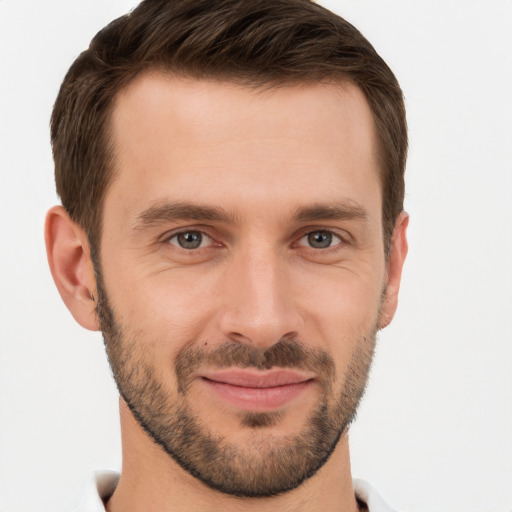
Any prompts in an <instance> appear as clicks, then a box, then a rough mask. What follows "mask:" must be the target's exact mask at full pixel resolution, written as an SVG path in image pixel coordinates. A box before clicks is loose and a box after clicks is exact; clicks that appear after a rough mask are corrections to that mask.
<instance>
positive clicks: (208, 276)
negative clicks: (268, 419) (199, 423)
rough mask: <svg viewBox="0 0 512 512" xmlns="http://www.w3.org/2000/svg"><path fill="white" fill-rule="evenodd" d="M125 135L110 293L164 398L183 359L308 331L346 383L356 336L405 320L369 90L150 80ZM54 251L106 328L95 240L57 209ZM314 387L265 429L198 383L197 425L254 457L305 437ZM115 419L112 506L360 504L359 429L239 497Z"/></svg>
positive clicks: (55, 262) (131, 110) (72, 286)
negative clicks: (264, 446) (209, 211)
mask: <svg viewBox="0 0 512 512" xmlns="http://www.w3.org/2000/svg"><path fill="white" fill-rule="evenodd" d="M112 136H113V141H114V147H115V153H116V157H117V158H116V170H117V171H118V172H117V173H116V176H115V179H114V181H113V183H112V184H111V186H110V188H109V190H108V191H107V194H106V197H105V204H104V213H103V215H104V217H103V219H104V224H103V231H102V242H101V244H102V245H101V255H100V257H101V265H102V274H103V279H104V285H105V289H106V291H107V292H108V296H109V299H110V302H111V306H112V308H113V310H114V311H115V313H116V319H117V320H118V321H119V323H120V324H122V325H123V333H124V334H125V335H126V336H127V337H128V336H129V337H137V339H138V340H140V343H141V344H142V348H141V351H142V352H143V353H144V354H145V357H147V358H148V361H149V362H150V364H151V366H152V368H153V370H154V371H155V375H156V376H157V377H158V379H159V380H160V381H161V382H162V383H164V384H165V386H166V390H167V392H168V393H169V395H170V396H174V395H175V394H176V380H175V376H174V374H173V372H171V371H170V368H172V363H173V361H174V360H175V358H176V356H177V354H178V352H179V350H180V349H183V348H184V347H186V346H194V344H196V345H197V344H200V343H201V344H204V343H207V344H208V346H210V347H211V346H216V345H218V344H221V343H222V342H224V341H225V340H226V339H229V340H232V341H235V342H237V343H241V344H251V345H254V346H256V347H259V348H261V349H265V348H268V347H271V346H272V345H273V344H275V343H276V342H277V341H278V340H279V339H281V338H282V337H287V336H298V337H300V339H301V340H303V342H304V343H305V344H306V345H307V346H308V347H311V348H318V349H322V350H324V351H326V352H327V353H328V354H329V355H330V356H331V357H332V358H333V360H334V362H335V366H336V376H337V379H339V382H340V383H341V382H343V376H344V374H345V373H346V371H347V366H348V363H349V361H350V358H351V355H352V354H353V353H354V350H355V348H356V344H357V340H361V339H362V337H363V336H365V335H367V334H368V333H371V332H372V330H374V329H375V327H378V328H383V327H385V326H386V325H387V324H389V322H390V321H391V319H392V318H393V315H394V313H395V310H396V306H397V297H398V290H399V285H400V278H401V271H402V266H403V263H404V260H405V256H406V253H407V242H406V236H405V234H406V228H407V223H408V218H407V215H406V214H405V213H403V214H402V215H401V216H399V218H398V219H397V223H396V227H395V231H394V234H393V239H392V244H391V252H390V256H389V258H388V259H386V257H385V254H384V246H383V232H382V215H381V208H382V192H381V185H380V181H379V169H378V162H377V158H376V154H377V152H376V136H375V127H374V122H373V119H372V115H371V111H370V109H369V106H368V104H367V101H366V99H365V98H364V95H363V94H362V92H361V91H360V90H359V89H358V88H356V87H355V86H353V85H350V84H331V85H326V84H310V85H303V86H290V87H283V88H274V89H268V90H265V91H262V90H257V89H250V88H247V87H242V86H237V85H234V84H228V83H224V82H217V81H206V80H204V81H196V80H187V79H179V78H176V77H170V76H164V75H161V74H157V73H146V74H144V75H141V76H139V77H138V78H137V79H135V80H134V81H133V82H132V83H131V84H130V85H129V86H128V87H127V88H126V89H125V90H123V91H121V93H120V94H119V96H118V98H117V99H116V105H115V109H114V111H113V117H112ZM177 203H180V204H185V203H186V204H187V205H192V206H208V207H212V208H217V209H221V210H222V213H224V214H225V215H224V217H225V218H218V219H213V220H212V219H207V218H197V219H191V218H183V217H182V216H180V215H178V216H176V215H170V214H169V212H170V209H169V208H168V206H169V205H176V204H177ZM157 210H158V211H157ZM333 210H336V212H337V214H336V215H330V214H329V211H331V212H332V211H333ZM162 211H163V212H164V213H165V212H167V213H166V215H162ZM144 212H145V214H144ZM155 212H156V213H155ZM298 212H301V213H302V215H299V216H298V215H297V213H298ZM174 213H175V211H174ZM151 214H153V215H151ZM313 214H314V215H313ZM313 217H315V218H313ZM144 219H146V220H144ZM148 219H150V220H151V221H148ZM184 230H185V231H186V230H193V231H200V232H203V233H205V234H206V235H207V236H206V237H204V238H203V245H202V246H201V247H200V248H198V249H195V250H187V249H183V248H182V247H180V246H179V244H178V239H177V237H176V236H175V235H176V234H177V233H180V232H182V231H184ZM318 231H328V232H330V233H332V234H333V237H332V240H333V241H332V244H331V246H330V247H327V248H323V249H318V248H313V247H311V246H310V245H309V239H308V234H310V233H314V232H318ZM46 241H47V247H48V259H49V262H50V267H51V270H52V274H53V276H54V279H55V281H56V284H57V287H58V288H59V291H60V293H61V295H62V297H63V299H64V301H65V303H66V305H67V306H68V308H69V309H70V311H71V313H72V314H73V316H74V317H75V319H76V320H77V321H78V322H79V323H80V324H81V325H82V326H84V327H86V328H88V329H93V330H97V329H98V328H99V325H98V319H97V318H96V314H95V309H94V308H95V303H94V302H93V301H92V300H91V294H92V295H93V296H97V295H96V282H95V278H94V272H93V267H92V263H91V260H90V255H89V246H88V242H87V237H86V235H85V234H84V232H83V231H82V229H81V228H80V227H79V226H77V225H76V224H75V223H73V222H72V221H71V220H70V219H69V217H68V216H67V214H66V212H65V211H64V210H63V209H62V207H54V208H53V209H52V210H50V212H49V213H48V218H47V226H46ZM384 289H385V293H384V295H383V290H384ZM170 333H172V335H170ZM318 393H319V390H318V387H315V385H313V386H309V387H308V388H307V390H306V391H305V392H303V393H301V394H300V395H299V396H298V397H296V398H294V399H293V400H292V401H291V402H290V403H288V404H286V405H285V406H284V407H283V408H282V410H281V411H280V412H282V415H281V417H280V420H279V421H278V422H276V424H275V425H273V426H271V427H268V428H267V429H264V430H263V431H257V432H255V431H254V430H251V429H247V428H242V427H241V426H240V422H239V421H238V414H239V410H237V408H236V407H235V406H233V405H232V404H227V403H226V402H224V401H222V399H219V398H218V397H217V396H216V395H215V394H212V393H211V392H210V391H209V390H205V389H204V387H202V386H201V383H200V382H197V381H194V382H193V383H192V385H191V388H190V397H191V403H192V404H193V405H192V406H193V411H194V413H195V414H197V415H198V416H199V418H200V419H201V420H203V421H205V422H207V423H208V425H210V427H211V429H212V430H213V431H214V432H216V433H218V434H220V435H223V436H226V437H227V438H228V439H229V440H230V441H231V442H232V443H234V444H235V445H236V446H237V447H239V448H240V449H244V450H250V448H248V447H250V446H251V443H253V444H254V443H255V441H257V442H264V440H265V436H270V435H272V436H274V438H275V439H282V438H283V437H284V436H285V435H288V434H296V433H298V432H299V431H300V429H301V427H303V426H304V423H305V421H306V418H307V415H308V412H310V411H311V410H312V408H313V406H314V404H315V400H316V399H317V398H318ZM120 410H121V426H122V436H123V468H122V477H121V480H120V483H119V486H118V488H117V490H116V492H115V493H114V495H113V497H112V498H111V500H110V501H109V502H108V510H109V511H110V512H120V511H132V512H135V511H138V510H145V511H152V510H155V511H157V510H158V511H166V510H169V511H170V510H172V511H181V510H183V511H185V510H187V511H195V510H197V511H200V510H201V511H202V510H212V507H213V510H223V511H228V512H229V511H235V510H253V509H254V510H258V511H266V510H272V511H273V510H276V509H278V510H294V511H308V512H312V511H313V512H314V511H323V512H325V511H331V510H332V511H335V510H336V511H338V510H347V511H350V510H352V511H354V510H356V509H357V505H356V502H355V498H354V492H353V488H352V482H351V473H350V460H349V451H348V435H347V434H346V433H345V434H344V435H343V436H342V437H341V439H340V441H339V443H338V445H337V447H336V449H335V450H334V452H333V454H332V456H331V458H330V459H329V460H328V461H327V463H326V464H325V465H324V466H323V467H322V468H321V469H320V471H319V472H318V473H316V474H315V475H314V476H313V477H312V478H310V479H309V480H307V481H305V482H304V483H303V484H302V485H300V486H299V487H297V488H296V489H294V490H292V491H290V492H287V493H285V494H282V495H280V496H276V497H271V498H259V499H257V498H250V499H249V498H245V499H244V498H236V497H232V496H230V495H226V494H222V493H219V492H217V491H214V490H211V489H210V488H209V487H207V486H205V485H204V484H202V483H201V482H200V481H198V480H197V479H196V478H194V477H193V476H191V475H190V474H189V473H187V472H186V471H184V470H183V469H182V468H181V467H180V466H179V465H178V464H176V463H175V462H174V461H173V460H172V459H171V458H170V457H169V456H168V455H167V454H166V453H165V452H164V451H163V450H162V449H161V448H160V447H159V446H158V445H156V444H155V443H154V442H153V440H152V439H151V438H150V437H149V436H148V435H147V434H146V433H145V432H144V431H143V430H142V428H141V427H140V425H139V424H138V422H137V421H136V420H135V418H134V417H133V415H132V413H131V412H130V410H129V409H128V407H127V406H126V404H125V403H124V402H123V400H122V399H121V406H120Z"/></svg>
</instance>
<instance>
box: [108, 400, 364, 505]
mask: <svg viewBox="0 0 512 512" xmlns="http://www.w3.org/2000/svg"><path fill="white" fill-rule="evenodd" d="M121 429H122V441H123V466H122V471H121V478H120V480H119V484H118V486H117V488H116V490H115V492H114V494H113V495H112V497H111V498H110V500H109V501H108V503H107V511H108V512H142V511H144V512H170V511H172V512H182V511H183V512H185V511H187V512H202V511H210V510H222V511H223V512H238V511H242V510H243V511H244V512H251V511H253V510H254V512H256V511H257V512H267V511H272V512H273V511H275V510H280V511H292V510H293V511H294V512H306V511H307V512H330V511H332V512H335V511H336V512H339V511H346V512H356V511H357V503H356V499H355V495H354V490H353V487H352V477H351V473H350V457H349V450H348V436H347V435H344V436H342V437H341V439H340V440H339V442H338V445H337V447H336V449H335V450H334V452H333V454H332V455H331V457H330V458H329V460H328V461H327V463H326V464H325V465H324V466H323V467H322V468H321V469H320V470H319V471H318V472H317V473H316V474H315V475H314V476H313V477H311V478H310V479H308V480H306V481H305V482H304V483H303V484H301V485H300V486H299V487H297V488H296V489H294V490H292V491H289V492H286V493H284V494H282V495H279V496H273V497H269V498H238V497H234V496H231V495H228V494H223V493H221V492H218V491H215V490H213V489H210V488H209V487H208V486H206V485H205V484H203V483H202V482H200V481H199V480H198V479H196V478H195V477H193V476H192V475H190V474H189V473H188V472H187V471H185V470H184V469H183V468H182V467H181V466H180V465H179V464H177V463H176V462H175V461H174V460H173V459H172V458H171V457H170V456H169V455H168V454H166V453H165V452H164V451H163V450H162V448H161V447H160V446H158V445H157V444H155V442H154V441H153V440H152V439H151V438H150V437H149V436H148V435H147V434H146V433H145V432H144V430H143V429H142V428H141V427H140V425H139V424H138V422H137V421H136V420H135V418H134V417H133V416H132V414H131V412H130V410H129V409H128V407H127V406H126V404H125V403H124V402H123V401H121Z"/></svg>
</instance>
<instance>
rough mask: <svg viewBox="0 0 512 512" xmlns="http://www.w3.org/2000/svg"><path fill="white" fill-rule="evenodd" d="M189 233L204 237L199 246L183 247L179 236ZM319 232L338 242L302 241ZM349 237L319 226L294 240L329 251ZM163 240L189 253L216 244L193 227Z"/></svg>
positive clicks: (202, 231)
mask: <svg viewBox="0 0 512 512" xmlns="http://www.w3.org/2000/svg"><path fill="white" fill-rule="evenodd" d="M187 234H191V235H192V234H193V235H196V234H199V235H200V236H201V237H202V240H201V241H200V245H199V246H198V247H189V248H187V247H183V246H182V245H180V243H179V242H178V241H177V239H178V237H179V236H180V235H187ZM319 234H323V235H325V236H327V238H331V241H332V242H336V243H333V244H332V243H330V244H329V245H328V246H327V247H313V246H311V245H309V243H307V242H306V243H305V244H302V243H301V242H302V241H303V240H304V239H306V240H307V238H308V237H310V236H312V235H319ZM205 238H206V239H207V240H205ZM347 238H348V234H347V235H346V236H343V235H341V234H339V233H337V232H335V231H334V230H332V229H325V228H323V229H322V228H318V229H313V230H310V231H307V232H306V233H304V234H302V235H301V236H300V237H299V238H298V239H296V240H297V241H296V242H294V246H296V247H305V248H308V249H311V250H313V251H322V252H325V251H328V250H329V249H333V248H336V247H338V246H342V245H347V244H349V243H350V242H349V240H348V239H347ZM173 239H176V243H173V242H171V241H172V240H173ZM208 240H209V243H208ZM163 242H164V243H167V244H171V245H173V246H175V247H176V248H177V249H180V250H182V251H185V252H187V253H191V252H197V251H199V250H201V249H207V248H208V247H209V246H211V245H215V239H214V237H212V236H211V235H210V234H208V233H207V232H206V231H205V230H204V228H191V229H186V230H182V231H178V232H176V233H173V234H172V235H170V236H166V237H165V239H164V240H163ZM212 242H213V244H212ZM204 243H208V245H206V246H203V244H204ZM217 245H218V246H221V245H222V244H220V243H217Z"/></svg>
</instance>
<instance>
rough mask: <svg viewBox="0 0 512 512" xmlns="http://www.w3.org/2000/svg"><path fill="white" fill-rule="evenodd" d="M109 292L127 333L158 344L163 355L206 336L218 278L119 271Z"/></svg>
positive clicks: (183, 272)
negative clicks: (205, 329)
mask: <svg viewBox="0 0 512 512" xmlns="http://www.w3.org/2000/svg"><path fill="white" fill-rule="evenodd" d="M126 283H128V286H127V285H126ZM107 290H108V293H109V298H110V300H111V305H112V307H113V309H114V311H115V313H116V318H118V320H119V322H120V323H121V324H122V325H123V326H125V329H126V331H127V332H126V334H127V335H130V334H131V335H132V336H137V338H142V339H144V340H145V343H147V344H150V343H151V344H153V343H154V344H155V347H154V349H155V350H156V351H157V352H159V354H160V355H161V353H162V352H163V351H170V352H172V353H174V352H177V351H178V350H179V349H180V348H182V346H183V345H184V344H187V343H191V342H194V341H195V340H196V339H197V338H199V337H202V336H203V335H204V333H203V329H204V327H205V325H206V324H207V321H208V318H209V317H210V316H211V312H212V310H213V309H214V308H215V297H216V293H215V290H216V286H215V277H214V275H213V274H212V273H208V272H203V273H202V274H201V275H198V273H197V272H190V269H183V270H180V269H173V270H167V271H163V272H159V273H154V274H148V273H144V272H140V274H137V272H136V271H133V270H132V271H125V272H118V273H117V274H114V277H113V278H112V279H110V280H109V283H108V284H107Z"/></svg>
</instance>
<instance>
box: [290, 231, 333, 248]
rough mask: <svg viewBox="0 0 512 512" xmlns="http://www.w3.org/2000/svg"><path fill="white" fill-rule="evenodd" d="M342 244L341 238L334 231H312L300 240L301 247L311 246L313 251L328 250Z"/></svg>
mask: <svg viewBox="0 0 512 512" xmlns="http://www.w3.org/2000/svg"><path fill="white" fill-rule="evenodd" d="M341 242H342V239H341V237H339V236H338V235H336V234H335V233H333V232H332V231H325V230H320V231H312V232H311V233H308V234H307V235H304V236H303V237H302V238H301V239H300V240H299V245H302V246H309V247H312V248H313V249H328V248H329V247H332V246H334V245H338V244H340V243H341Z"/></svg>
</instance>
